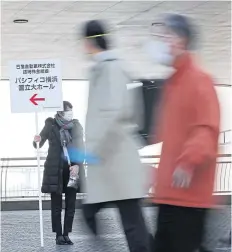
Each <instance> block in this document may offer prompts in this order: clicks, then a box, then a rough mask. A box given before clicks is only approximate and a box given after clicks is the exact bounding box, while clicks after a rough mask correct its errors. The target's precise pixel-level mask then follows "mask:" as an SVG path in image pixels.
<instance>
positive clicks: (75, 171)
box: [69, 165, 79, 177]
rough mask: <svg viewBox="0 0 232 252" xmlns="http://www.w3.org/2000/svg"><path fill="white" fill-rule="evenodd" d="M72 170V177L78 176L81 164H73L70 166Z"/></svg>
mask: <svg viewBox="0 0 232 252" xmlns="http://www.w3.org/2000/svg"><path fill="white" fill-rule="evenodd" d="M69 170H70V175H71V176H72V177H77V176H78V173H79V166H78V165H73V166H71V167H70V168H69Z"/></svg>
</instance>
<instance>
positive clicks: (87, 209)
mask: <svg viewBox="0 0 232 252" xmlns="http://www.w3.org/2000/svg"><path fill="white" fill-rule="evenodd" d="M101 207H102V204H101V203H97V204H83V209H82V210H83V215H84V218H85V221H86V224H87V226H88V227H89V229H90V230H91V232H92V233H93V234H94V235H97V234H98V232H97V231H98V230H97V221H96V214H97V212H98V211H99V210H100V209H101Z"/></svg>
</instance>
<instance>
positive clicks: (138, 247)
mask: <svg viewBox="0 0 232 252" xmlns="http://www.w3.org/2000/svg"><path fill="white" fill-rule="evenodd" d="M115 204H116V205H117V207H118V209H119V212H120V215H121V220H122V225H123V228H124V232H125V235H126V239H127V242H128V246H129V250H130V252H150V240H149V239H150V236H149V233H148V230H147V227H146V224H145V221H144V218H143V214H142V209H141V206H140V201H139V200H138V199H131V200H123V201H116V202H115Z"/></svg>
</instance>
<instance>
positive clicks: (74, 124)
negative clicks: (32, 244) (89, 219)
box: [33, 101, 84, 245]
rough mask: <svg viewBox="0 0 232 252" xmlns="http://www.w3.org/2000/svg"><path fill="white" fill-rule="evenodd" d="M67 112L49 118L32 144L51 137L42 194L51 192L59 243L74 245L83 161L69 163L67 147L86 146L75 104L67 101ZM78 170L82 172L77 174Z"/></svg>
mask: <svg viewBox="0 0 232 252" xmlns="http://www.w3.org/2000/svg"><path fill="white" fill-rule="evenodd" d="M63 105H64V111H60V112H57V114H56V115H55V118H48V119H46V121H45V126H44V128H43V129H42V131H41V133H40V135H38V136H35V137H34V142H33V145H34V147H35V148H36V143H39V147H40V148H41V147H42V146H43V145H44V143H45V142H46V141H47V140H48V142H49V149H48V155H47V158H46V162H45V164H44V175H43V183H42V193H50V194H51V211H52V230H53V232H55V233H56V244H57V245H73V242H72V241H71V240H70V238H69V236H68V235H69V233H70V232H71V231H72V224H73V218H74V213H75V202H76V193H77V189H79V190H80V185H79V186H78V185H77V183H76V182H77V181H76V180H77V177H78V175H80V176H81V174H83V172H84V168H83V163H82V162H80V163H74V162H70V159H69V155H68V149H69V148H76V149H79V150H83V149H84V143H83V129H82V126H81V124H80V123H79V121H78V120H76V119H73V111H72V104H71V103H70V102H67V101H64V102H63ZM78 173H79V174H78ZM62 193H65V217H64V229H63V231H62V224H61V211H62Z"/></svg>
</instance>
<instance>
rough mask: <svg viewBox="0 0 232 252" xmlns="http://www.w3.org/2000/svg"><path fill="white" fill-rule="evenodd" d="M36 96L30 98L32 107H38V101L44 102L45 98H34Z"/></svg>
mask: <svg viewBox="0 0 232 252" xmlns="http://www.w3.org/2000/svg"><path fill="white" fill-rule="evenodd" d="M37 95H38V94H34V95H33V96H32V97H31V98H30V101H31V102H32V103H33V104H34V105H36V106H37V105H38V103H37V102H38V101H45V98H36V96H37Z"/></svg>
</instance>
